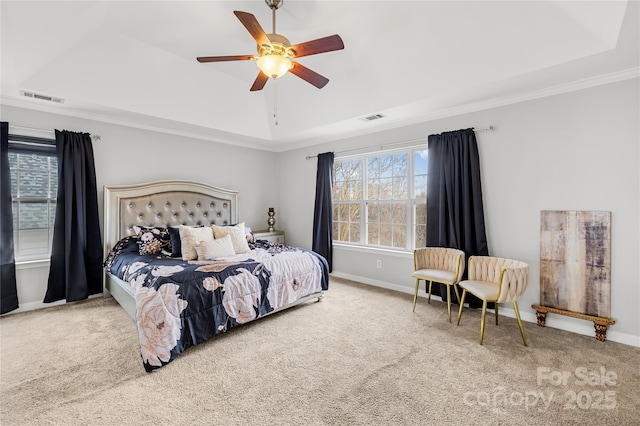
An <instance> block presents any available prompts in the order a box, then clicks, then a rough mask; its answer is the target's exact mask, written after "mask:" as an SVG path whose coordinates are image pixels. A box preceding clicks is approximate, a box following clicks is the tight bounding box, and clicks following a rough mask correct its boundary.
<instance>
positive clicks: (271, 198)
mask: <svg viewBox="0 0 640 426" xmlns="http://www.w3.org/2000/svg"><path fill="white" fill-rule="evenodd" d="M0 112H1V119H2V121H8V122H9V124H10V125H11V124H13V125H20V126H26V127H33V128H37V129H51V130H53V129H59V130H63V129H64V130H71V131H77V132H88V133H91V134H92V135H100V140H98V141H95V142H94V143H93V149H94V156H95V163H96V180H97V186H98V200H99V204H100V223H101V225H102V224H103V214H102V196H103V191H102V187H103V186H104V185H118V184H132V183H141V182H149V181H154V180H165V179H183V180H190V181H195V182H203V183H207V184H211V185H215V186H219V187H222V188H226V189H233V190H238V191H240V197H239V212H240V220H242V221H244V222H245V223H246V225H247V226H251V227H253V228H254V229H255V228H257V229H264V228H266V226H267V225H266V221H267V209H268V207H275V208H276V211H278V209H279V208H278V207H279V206H278V190H277V187H276V185H275V184H274V183H272V182H271V181H270V179H269V176H270V171H271V170H274V169H275V166H276V156H277V155H276V154H275V153H272V152H267V151H261V150H255V149H247V148H241V147H235V146H230V145H225V144H219V143H214V142H208V141H203V140H197V139H190V138H186V137H180V136H174V135H169V134H165V133H159V132H153V131H148V130H141V129H136V128H132V127H126V126H119V125H114V124H109V123H103V122H98V121H93V120H85V119H81V118H74V117H68V116H64V115H58V114H50V113H45V112H39V111H33V110H27V109H22V108H15V107H9V106H6V105H5V106H2V107H1V109H0ZM274 180H275V178H274ZM47 276H48V264H44V265H43V264H42V263H40V264H36V265H31V267H30V266H28V265H21V266H20V267H19V268H18V270H17V279H18V298H19V301H20V305H21V309H25V307H26V308H29V307H30V306H31V307H33V306H38V305H39V303H40V302H41V301H42V299H43V298H44V294H45V291H46V281H47Z"/></svg>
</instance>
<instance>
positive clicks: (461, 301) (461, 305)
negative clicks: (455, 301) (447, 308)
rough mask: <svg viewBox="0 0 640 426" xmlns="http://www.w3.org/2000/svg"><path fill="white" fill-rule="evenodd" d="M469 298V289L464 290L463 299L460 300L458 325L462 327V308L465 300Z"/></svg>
mask: <svg viewBox="0 0 640 426" xmlns="http://www.w3.org/2000/svg"><path fill="white" fill-rule="evenodd" d="M466 296H467V289H466V288H463V289H462V299H460V309H459V310H458V324H457V325H460V317H461V316H462V307H463V306H464V298H465V297H466Z"/></svg>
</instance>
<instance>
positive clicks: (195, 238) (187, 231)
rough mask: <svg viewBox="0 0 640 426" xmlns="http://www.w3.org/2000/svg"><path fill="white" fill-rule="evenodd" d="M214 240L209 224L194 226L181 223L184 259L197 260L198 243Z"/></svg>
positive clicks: (181, 242)
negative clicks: (199, 226) (200, 226)
mask: <svg viewBox="0 0 640 426" xmlns="http://www.w3.org/2000/svg"><path fill="white" fill-rule="evenodd" d="M209 240H213V232H212V231H211V228H209V227H208V226H205V227H202V228H193V227H191V226H184V225H180V244H181V245H182V260H195V259H197V258H198V252H197V251H196V244H198V243H200V242H202V241H209Z"/></svg>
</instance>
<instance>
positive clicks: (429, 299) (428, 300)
mask: <svg viewBox="0 0 640 426" xmlns="http://www.w3.org/2000/svg"><path fill="white" fill-rule="evenodd" d="M432 284H433V281H429V296H428V297H427V303H431V285H432Z"/></svg>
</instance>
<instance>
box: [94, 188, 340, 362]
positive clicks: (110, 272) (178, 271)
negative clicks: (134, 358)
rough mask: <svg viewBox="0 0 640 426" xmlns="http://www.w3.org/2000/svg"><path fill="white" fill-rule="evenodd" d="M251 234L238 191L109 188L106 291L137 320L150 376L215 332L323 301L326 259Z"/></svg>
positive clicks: (106, 233) (107, 201) (106, 217)
mask: <svg viewBox="0 0 640 426" xmlns="http://www.w3.org/2000/svg"><path fill="white" fill-rule="evenodd" d="M243 229H244V224H243V223H242V222H239V214H238V192H237V191H231V190H226V189H221V188H217V187H214V186H211V185H206V184H202V183H194V182H187V181H158V182H149V183H142V184H135V185H119V186H105V187H104V253H105V263H104V267H105V279H104V295H105V297H110V296H113V298H115V300H116V301H117V302H118V303H119V304H120V305H121V306H122V307H123V308H124V310H125V311H126V312H127V313H128V314H129V316H131V318H133V320H134V321H135V322H136V326H137V329H138V338H139V341H140V353H141V357H142V362H143V366H144V368H145V370H146V371H148V372H150V371H153V370H155V369H157V368H160V367H162V366H164V365H166V364H168V363H170V362H171V361H173V360H174V359H175V358H176V357H178V356H179V355H180V354H181V353H182V352H184V351H185V350H186V349H187V348H189V347H191V346H194V345H197V344H198V343H201V342H204V341H206V340H208V339H210V338H212V337H214V336H215V335H217V334H220V333H224V332H226V331H228V330H230V329H232V328H235V327H237V326H239V325H242V324H245V323H247V322H250V321H253V320H255V319H258V318H262V317H264V316H266V315H269V314H272V313H274V312H277V311H280V310H283V309H286V308H289V307H292V306H295V305H298V304H301V303H304V302H307V301H310V300H313V299H317V300H321V299H322V295H323V292H324V291H326V290H327V289H328V275H329V273H328V266H327V262H326V260H325V259H324V258H323V257H322V256H320V255H318V254H316V253H313V252H311V251H309V250H305V249H302V248H297V247H289V246H285V245H283V244H275V243H272V242H268V241H261V240H254V239H252V235H251V234H250V233H245V231H243ZM240 233H241V235H242V238H244V241H242V240H241V239H240V237H239V235H240ZM205 234H206V235H207V238H206V239H204V237H203V238H200V239H198V238H195V237H193V236H198V235H205ZM209 234H213V236H214V238H209V237H208V235H209ZM176 235H177V236H176ZM219 236H220V238H218V237H219ZM181 237H182V238H181ZM187 237H193V238H191V239H189V238H187ZM245 244H246V246H245ZM194 250H195V255H196V258H193V255H194ZM229 250H230V251H229Z"/></svg>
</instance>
